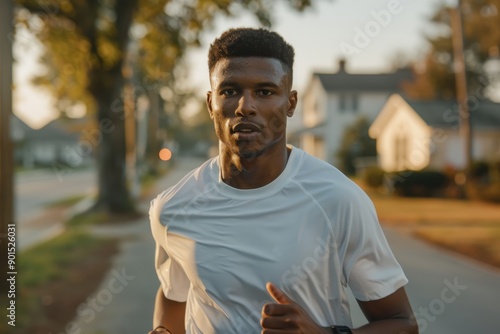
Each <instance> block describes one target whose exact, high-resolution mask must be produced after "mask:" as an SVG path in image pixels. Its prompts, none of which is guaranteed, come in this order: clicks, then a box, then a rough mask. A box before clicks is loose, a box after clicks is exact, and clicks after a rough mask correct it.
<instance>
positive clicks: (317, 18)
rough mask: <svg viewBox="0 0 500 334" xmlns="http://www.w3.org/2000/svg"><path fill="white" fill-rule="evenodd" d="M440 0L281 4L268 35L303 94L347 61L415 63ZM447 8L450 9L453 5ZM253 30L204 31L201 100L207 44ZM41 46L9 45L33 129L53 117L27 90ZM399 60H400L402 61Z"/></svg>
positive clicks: (19, 103)
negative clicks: (277, 42) (297, 8)
mask: <svg viewBox="0 0 500 334" xmlns="http://www.w3.org/2000/svg"><path fill="white" fill-rule="evenodd" d="M442 2H444V0H316V1H315V2H314V4H315V5H314V6H313V8H310V9H307V10H306V11H305V12H303V13H297V12H294V11H292V10H290V9H289V8H287V7H286V6H285V5H283V4H282V3H283V1H280V2H279V3H280V4H279V5H278V4H277V5H276V7H275V21H274V25H273V27H272V29H273V30H275V31H276V32H278V33H279V34H281V35H282V36H283V37H284V38H285V40H287V41H288V42H289V43H290V44H291V45H292V46H294V48H295V66H294V89H296V90H298V92H299V97H300V93H301V92H302V91H303V90H304V89H305V87H306V85H307V82H308V80H309V78H310V77H311V75H312V73H313V72H335V71H337V69H338V67H337V66H338V60H339V59H340V58H346V60H347V70H348V71H349V72H353V73H363V72H365V73H380V72H386V71H390V70H391V65H392V64H393V63H394V62H395V60H396V59H398V58H399V59H402V58H404V57H410V58H418V57H419V56H422V55H423V54H424V53H425V50H426V48H427V43H426V41H425V37H424V36H425V35H424V33H425V32H426V33H432V31H431V30H429V26H428V23H427V22H428V17H429V16H430V15H431V14H432V13H433V11H434V9H435V8H436V6H437V5H438V4H439V3H442ZM448 2H451V3H453V0H449V1H448ZM240 26H244V27H258V26H259V25H258V23H257V21H256V19H254V18H253V17H252V16H250V15H248V14H242V15H240V16H238V17H237V18H231V19H228V18H220V19H219V20H218V21H217V22H216V25H215V27H214V29H213V30H210V31H207V32H206V33H205V35H204V38H203V40H202V46H201V48H199V49H195V50H192V51H190V52H189V54H188V61H189V64H190V66H189V67H190V74H189V78H188V80H187V81H188V82H189V83H190V84H191V85H193V87H196V88H197V89H198V90H199V92H200V96H204V94H205V92H206V91H207V90H209V85H208V69H207V65H206V55H207V49H208V46H209V44H210V43H211V42H212V41H213V40H214V39H215V38H216V37H217V36H218V35H220V34H221V33H222V32H223V31H224V30H226V29H228V28H231V27H240ZM40 52H41V51H40V44H39V43H37V42H36V40H35V39H34V38H32V37H30V36H29V35H27V33H26V32H21V33H19V34H18V36H17V41H16V43H15V44H14V57H15V59H16V62H17V63H16V65H15V66H14V84H15V87H16V89H15V92H14V100H13V101H14V112H15V113H16V114H17V115H18V116H19V117H21V118H22V119H23V120H24V121H25V122H27V123H28V124H29V125H31V126H33V127H40V126H42V125H43V124H45V123H46V122H48V121H50V120H51V119H53V118H55V117H56V116H57V113H56V112H55V111H54V109H53V108H52V105H53V99H52V97H51V96H50V93H49V92H48V91H46V90H43V89H39V88H36V87H33V86H32V85H30V84H29V82H30V78H31V77H32V75H33V74H34V73H36V72H37V71H43V68H41V67H40V66H39V65H37V61H36V60H37V58H38V56H39V54H40ZM402 55H405V56H404V57H403V56H402Z"/></svg>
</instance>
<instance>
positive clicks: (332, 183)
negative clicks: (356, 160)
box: [296, 151, 366, 202]
mask: <svg viewBox="0 0 500 334" xmlns="http://www.w3.org/2000/svg"><path fill="white" fill-rule="evenodd" d="M302 155H303V156H302V162H301V167H300V169H299V173H297V176H296V177H297V182H298V183H300V184H301V185H302V186H303V187H304V189H305V190H307V191H308V192H311V193H312V194H313V196H314V195H315V194H316V195H318V196H320V197H324V198H325V199H328V201H331V200H332V199H334V200H336V201H340V202H343V201H351V200H353V199H355V198H359V197H360V196H361V197H364V196H365V195H366V194H365V192H364V191H363V190H362V189H361V188H360V187H359V186H358V185H357V184H356V183H355V182H354V181H352V180H351V179H350V178H349V177H347V176H346V175H345V174H344V173H342V172H341V171H340V170H339V169H337V168H336V167H335V166H333V165H331V164H330V163H328V162H326V161H324V160H321V159H319V158H317V157H314V156H312V155H310V154H308V153H306V152H304V151H303V153H302ZM321 195H324V196H321Z"/></svg>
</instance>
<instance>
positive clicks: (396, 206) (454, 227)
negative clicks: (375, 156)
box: [355, 180, 500, 268]
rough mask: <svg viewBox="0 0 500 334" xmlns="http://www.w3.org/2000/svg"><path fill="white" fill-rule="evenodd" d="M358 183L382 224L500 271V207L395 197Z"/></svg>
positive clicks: (437, 199) (464, 202) (435, 199)
mask: <svg viewBox="0 0 500 334" xmlns="http://www.w3.org/2000/svg"><path fill="white" fill-rule="evenodd" d="M355 181H356V182H357V183H358V184H359V185H360V186H361V187H362V188H363V189H364V190H365V191H366V192H367V194H368V195H369V196H370V198H371V199H372V201H373V203H374V204H375V207H376V209H377V214H378V216H379V220H380V222H381V223H382V224H384V225H390V226H393V227H404V228H407V229H410V230H411V231H412V232H413V233H414V235H416V236H417V237H419V238H422V239H424V240H427V241H429V242H432V243H434V244H437V245H439V246H442V247H445V248H447V249H450V250H453V251H456V252H459V253H461V254H464V255H467V256H470V257H472V258H475V259H477V260H479V261H482V262H484V263H488V264H491V265H494V266H496V267H498V268H500V205H498V204H491V203H485V202H478V201H465V200H453V199H442V198H404V197H394V196H390V195H386V194H381V193H379V192H377V191H375V190H373V189H370V188H368V187H366V186H364V185H363V183H362V182H360V181H358V180H355Z"/></svg>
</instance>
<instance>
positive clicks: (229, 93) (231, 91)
mask: <svg viewBox="0 0 500 334" xmlns="http://www.w3.org/2000/svg"><path fill="white" fill-rule="evenodd" d="M222 95H225V96H234V95H236V90H235V89H225V90H223V91H222Z"/></svg>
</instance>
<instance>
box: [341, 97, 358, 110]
mask: <svg viewBox="0 0 500 334" xmlns="http://www.w3.org/2000/svg"><path fill="white" fill-rule="evenodd" d="M358 104H359V98H358V95H357V94H340V95H339V110H340V111H342V112H343V111H357V110H358Z"/></svg>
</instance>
